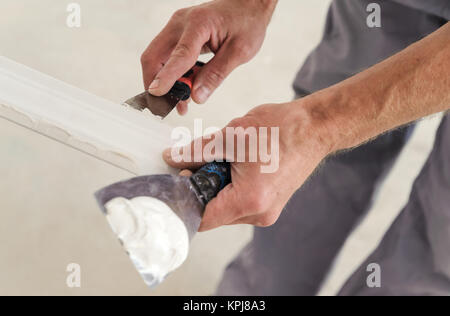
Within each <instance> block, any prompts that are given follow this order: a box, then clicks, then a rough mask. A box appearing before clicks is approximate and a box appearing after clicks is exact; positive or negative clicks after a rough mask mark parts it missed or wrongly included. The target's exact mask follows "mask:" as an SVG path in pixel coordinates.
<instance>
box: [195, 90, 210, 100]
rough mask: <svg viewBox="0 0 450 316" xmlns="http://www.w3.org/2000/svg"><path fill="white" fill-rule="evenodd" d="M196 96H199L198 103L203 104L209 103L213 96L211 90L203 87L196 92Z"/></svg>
mask: <svg viewBox="0 0 450 316" xmlns="http://www.w3.org/2000/svg"><path fill="white" fill-rule="evenodd" d="M195 94H196V96H197V101H198V102H199V103H201V104H203V103H205V102H206V101H208V98H209V96H210V95H211V90H209V89H208V88H207V87H205V86H201V87H200V88H198V89H197V90H196V91H195Z"/></svg>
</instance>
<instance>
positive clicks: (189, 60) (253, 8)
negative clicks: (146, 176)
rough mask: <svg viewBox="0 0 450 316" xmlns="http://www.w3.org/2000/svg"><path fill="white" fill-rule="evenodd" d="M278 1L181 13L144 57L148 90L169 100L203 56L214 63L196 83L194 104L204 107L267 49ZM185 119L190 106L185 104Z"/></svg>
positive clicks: (220, 0)
mask: <svg viewBox="0 0 450 316" xmlns="http://www.w3.org/2000/svg"><path fill="white" fill-rule="evenodd" d="M276 3H277V0H215V1H212V2H208V3H205V4H202V5H198V6H194V7H190V8H186V9H181V10H179V11H177V12H176V13H175V14H174V15H173V16H172V18H171V19H170V21H169V23H168V24H167V25H166V27H165V28H164V29H163V30H162V31H161V33H159V35H158V36H157V37H156V38H155V39H154V40H153V41H152V42H151V43H150V45H149V46H148V48H147V49H146V50H145V52H144V53H143V55H142V58H141V62H142V69H143V76H144V86H145V89H146V90H147V89H148V91H149V92H150V93H151V94H153V95H157V96H159V95H164V94H166V93H167V92H169V90H170V89H171V87H172V86H173V85H174V84H175V81H176V80H178V79H179V78H180V77H182V76H183V74H184V73H186V72H187V71H188V70H189V69H191V68H192V67H193V66H194V64H195V62H196V61H197V59H198V57H199V55H200V54H201V53H205V52H213V53H214V55H215V56H214V58H212V59H211V60H210V61H209V62H208V63H207V64H206V65H205V66H204V67H203V68H202V70H201V71H200V72H199V73H198V75H197V76H196V78H195V81H194V85H193V89H192V90H193V91H192V99H193V100H194V101H195V102H196V103H200V104H201V103H205V102H206V101H207V99H208V98H209V96H210V95H211V94H212V93H213V92H214V90H215V89H217V87H218V86H219V85H220V84H221V83H222V81H223V80H224V79H225V78H226V77H227V76H228V75H229V74H230V73H231V71H233V70H234V69H235V68H236V67H238V66H239V65H242V64H244V63H246V62H248V61H249V60H250V59H252V58H253V57H254V56H255V55H256V53H257V52H258V51H259V49H260V48H261V46H262V43H263V41H264V37H265V34H266V29H267V26H268V24H269V22H270V18H271V16H272V13H273V11H274V9H275V5H276ZM178 111H179V112H180V114H184V113H185V112H186V111H187V103H186V102H180V104H179V106H178Z"/></svg>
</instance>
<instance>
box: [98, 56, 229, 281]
mask: <svg viewBox="0 0 450 316" xmlns="http://www.w3.org/2000/svg"><path fill="white" fill-rule="evenodd" d="M203 65H204V64H203V63H201V62H197V63H196V64H195V66H194V67H193V68H192V69H191V70H190V71H188V72H187V73H186V74H185V75H184V76H183V77H182V78H180V79H179V80H178V81H177V82H176V83H175V85H174V86H173V88H172V89H171V90H170V92H169V93H168V94H166V95H164V96H161V97H157V96H153V95H151V94H150V93H148V92H144V93H142V94H139V95H137V96H135V97H133V98H131V99H129V100H127V101H125V103H124V105H126V106H131V107H132V108H135V109H137V110H140V111H142V110H145V109H148V110H150V111H151V112H152V113H153V114H154V115H156V116H159V117H161V118H164V117H166V116H167V115H168V114H169V113H170V112H171V111H172V110H173V109H174V108H175V107H176V105H177V104H178V102H180V101H182V100H187V99H189V97H190V94H191V90H192V84H193V80H194V78H195V75H196V74H197V72H198V70H199V69H200V67H202V66H203ZM230 182H231V172H230V164H229V163H227V162H212V163H209V164H206V165H205V166H203V167H202V168H201V169H199V170H198V171H197V172H195V173H194V174H193V175H192V176H190V177H184V176H174V175H168V174H165V175H149V176H141V177H136V178H132V179H129V180H126V181H122V182H118V183H115V184H112V185H110V186H108V187H105V188H103V189H101V190H99V191H98V192H96V193H95V197H96V199H97V202H98V204H99V205H100V208H101V209H102V211H103V213H104V214H105V215H107V214H108V209H107V207H106V205H107V204H108V202H110V201H112V200H113V199H115V198H124V199H128V200H132V199H133V198H136V197H151V198H156V199H158V200H159V201H161V202H164V203H165V204H166V205H167V206H168V207H170V209H171V210H172V211H173V213H175V214H176V215H177V216H178V217H179V218H180V219H181V221H182V222H183V224H184V226H185V228H186V231H187V233H188V238H189V241H190V240H192V238H193V236H194V235H195V233H196V232H197V231H198V228H199V226H200V222H201V219H202V216H203V212H204V210H205V207H206V205H207V203H208V202H209V201H211V200H212V199H213V198H214V197H215V196H216V195H217V194H218V193H219V191H220V190H222V189H223V188H224V187H225V186H226V185H227V184H229V183H230ZM143 251H145V249H143ZM129 255H130V254H129ZM130 257H131V258H133V257H132V256H131V255H130ZM132 262H133V264H134V266H135V267H136V269H137V270H138V272H139V273H140V275H141V276H142V278H143V279H144V281H145V283H146V284H147V285H148V286H150V287H155V286H156V285H158V283H159V282H160V280H158V278H156V277H155V276H154V275H152V274H149V273H147V272H146V271H144V269H143V268H142V267H141V265H140V264H139V263H138V262H134V261H133V260H132Z"/></svg>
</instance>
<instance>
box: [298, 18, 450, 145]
mask: <svg viewBox="0 0 450 316" xmlns="http://www.w3.org/2000/svg"><path fill="white" fill-rule="evenodd" d="M301 102H302V106H303V107H304V108H306V109H307V112H308V113H309V115H310V117H311V120H312V121H313V122H315V125H316V126H319V129H320V130H321V133H322V137H324V138H326V139H327V140H329V141H330V151H331V152H334V151H337V150H341V149H346V148H351V147H354V146H357V145H359V144H361V143H363V142H365V141H367V140H369V139H371V138H373V137H375V136H377V135H379V134H382V133H384V132H386V131H388V130H391V129H394V128H396V127H398V126H401V125H404V124H407V123H410V122H412V121H415V120H417V119H419V118H422V117H425V116H427V115H430V114H433V113H438V112H441V111H445V110H448V109H449V108H450V23H448V24H447V25H445V26H444V27H442V28H441V29H439V30H438V31H436V32H435V33H433V34H431V35H430V36H428V37H427V38H425V39H423V40H421V41H420V42H417V43H416V44H414V45H412V46H410V47H408V48H407V49H405V50H404V51H402V52H400V53H399V54H397V55H395V56H393V57H391V58H389V59H387V60H385V61H383V62H382V63H380V64H378V65H376V66H374V67H372V68H370V69H368V70H366V71H364V72H362V73H360V74H358V75H356V76H354V77H352V78H350V79H348V80H346V81H343V82H341V83H339V84H337V85H335V86H333V87H330V88H328V89H325V90H322V91H320V92H318V93H316V94H313V95H312V96H311V97H309V98H307V100H305V101H301Z"/></svg>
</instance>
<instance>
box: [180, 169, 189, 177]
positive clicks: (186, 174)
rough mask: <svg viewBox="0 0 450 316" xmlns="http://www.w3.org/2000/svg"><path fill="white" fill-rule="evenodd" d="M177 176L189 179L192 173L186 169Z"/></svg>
mask: <svg viewBox="0 0 450 316" xmlns="http://www.w3.org/2000/svg"><path fill="white" fill-rule="evenodd" d="M178 175H179V176H182V177H190V176H192V171H191V170H187V169H185V170H181V171H180V173H179V174H178Z"/></svg>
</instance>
